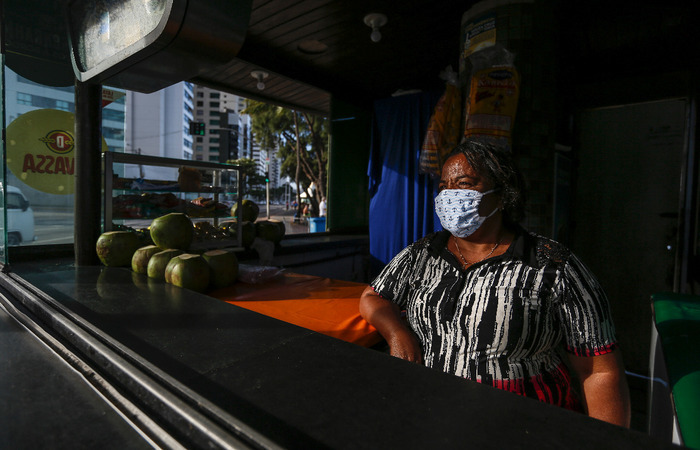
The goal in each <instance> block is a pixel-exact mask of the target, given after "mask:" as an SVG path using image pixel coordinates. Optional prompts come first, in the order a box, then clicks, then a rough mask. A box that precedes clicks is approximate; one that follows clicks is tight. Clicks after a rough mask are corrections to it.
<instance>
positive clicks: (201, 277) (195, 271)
mask: <svg viewBox="0 0 700 450" xmlns="http://www.w3.org/2000/svg"><path fill="white" fill-rule="evenodd" d="M209 279H210V269H209V264H207V262H206V260H205V259H204V258H203V257H202V255H196V254H193V253H183V254H182V255H178V256H176V257H174V258H173V259H171V260H170V262H169V263H168V266H167V267H166V268H165V281H167V282H168V283H170V284H172V285H175V286H179V287H181V288H185V289H191V290H193V291H198V292H203V291H204V290H205V289H206V288H207V287H208V286H209Z"/></svg>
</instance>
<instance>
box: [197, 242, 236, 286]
mask: <svg viewBox="0 0 700 450" xmlns="http://www.w3.org/2000/svg"><path fill="white" fill-rule="evenodd" d="M202 257H203V258H204V260H205V261H206V262H207V264H209V268H210V269H211V279H210V280H209V282H210V284H211V285H212V286H213V287H215V288H222V287H226V286H229V285H231V284H233V283H234V282H235V281H236V278H237V277H238V258H236V254H235V253H233V252H230V251H227V250H209V251H208V252H204V254H203V255H202Z"/></svg>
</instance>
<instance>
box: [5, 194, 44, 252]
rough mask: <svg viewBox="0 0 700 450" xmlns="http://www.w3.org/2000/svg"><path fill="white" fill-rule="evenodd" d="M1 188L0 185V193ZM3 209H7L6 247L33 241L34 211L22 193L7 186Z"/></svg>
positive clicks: (34, 237) (34, 238)
mask: <svg viewBox="0 0 700 450" xmlns="http://www.w3.org/2000/svg"><path fill="white" fill-rule="evenodd" d="M2 188H3V185H2V184H0V192H1V191H2ZM5 207H6V209H7V245H8V246H11V245H20V244H22V243H27V242H32V241H35V240H36V236H35V235H34V211H33V210H32V208H31V207H30V206H29V200H27V197H25V196H24V194H23V193H22V191H20V190H19V189H18V188H16V187H15V186H7V192H6V197H5Z"/></svg>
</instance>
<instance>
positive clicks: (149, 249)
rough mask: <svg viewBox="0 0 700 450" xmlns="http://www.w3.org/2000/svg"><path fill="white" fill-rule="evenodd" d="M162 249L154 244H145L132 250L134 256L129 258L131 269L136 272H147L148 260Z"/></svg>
mask: <svg viewBox="0 0 700 450" xmlns="http://www.w3.org/2000/svg"><path fill="white" fill-rule="evenodd" d="M162 251H163V250H162V249H161V248H160V247H158V246H156V245H146V246H145V247H141V248H139V249H137V250H136V251H135V252H134V256H132V258H131V270H133V271H134V272H136V273H147V272H148V261H150V259H151V257H152V256H153V255H155V254H156V253H159V252H162Z"/></svg>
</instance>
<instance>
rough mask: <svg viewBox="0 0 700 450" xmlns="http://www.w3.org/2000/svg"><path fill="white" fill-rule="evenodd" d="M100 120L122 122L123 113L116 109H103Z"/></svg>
mask: <svg viewBox="0 0 700 450" xmlns="http://www.w3.org/2000/svg"><path fill="white" fill-rule="evenodd" d="M102 120H112V121H114V122H124V111H118V110H116V109H103V110H102Z"/></svg>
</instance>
